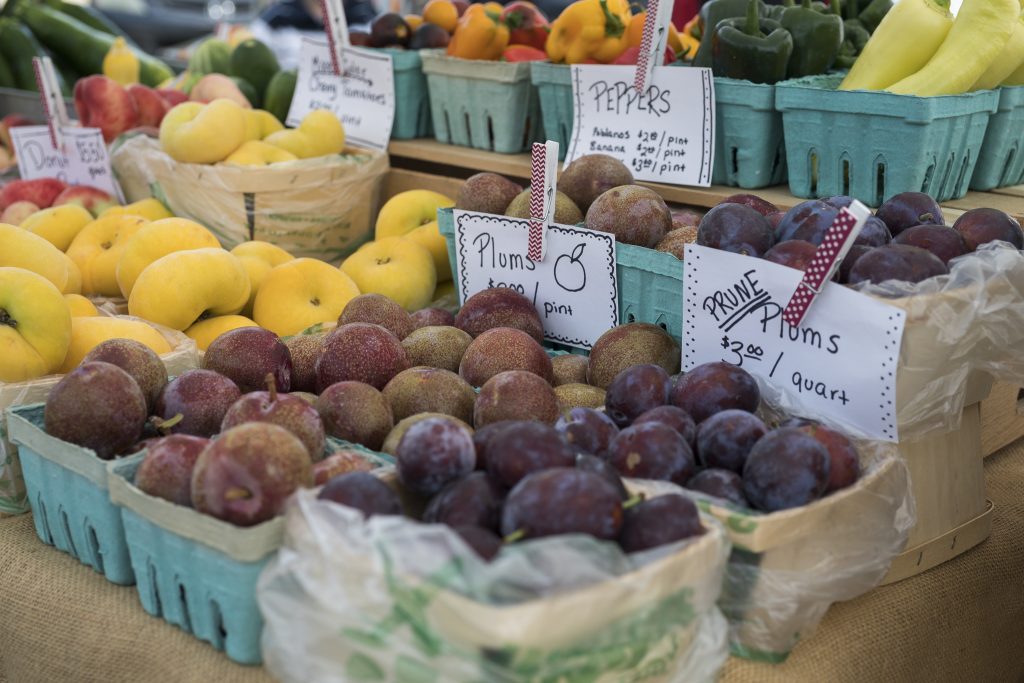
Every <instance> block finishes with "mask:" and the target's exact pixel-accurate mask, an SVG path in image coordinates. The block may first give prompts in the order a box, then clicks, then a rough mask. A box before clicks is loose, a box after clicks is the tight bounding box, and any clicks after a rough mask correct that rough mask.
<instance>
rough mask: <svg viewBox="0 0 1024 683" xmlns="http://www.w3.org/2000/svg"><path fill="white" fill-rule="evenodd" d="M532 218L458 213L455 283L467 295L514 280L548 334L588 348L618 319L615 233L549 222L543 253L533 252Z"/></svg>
mask: <svg viewBox="0 0 1024 683" xmlns="http://www.w3.org/2000/svg"><path fill="white" fill-rule="evenodd" d="M529 235H530V221H529V220H528V219H522V218H508V217H506V216H495V215H492V214H486V213H475V212H472V211H456V212H455V250H456V260H455V261H456V271H457V272H456V284H457V286H458V288H459V298H460V300H462V301H465V300H466V299H468V298H469V297H471V296H473V295H474V294H476V293H477V292H481V291H483V290H485V289H491V288H493V287H508V288H510V289H514V290H515V291H517V292H519V293H520V294H522V295H523V296H525V297H526V298H527V299H529V300H530V301H532V302H533V305H534V307H535V308H536V309H537V314H538V315H540V320H541V322H542V323H543V324H544V337H545V338H546V339H548V340H549V341H553V342H558V343H560V344H566V345H568V346H575V347H578V348H582V349H589V348H590V347H591V346H593V345H594V342H596V341H597V339H598V338H599V337H600V336H601V335H602V334H604V333H605V332H607V331H608V330H609V329H610V328H612V327H614V326H615V325H617V324H618V322H619V290H618V282H617V280H616V277H615V237H614V236H613V235H611V234H609V233H605V232H597V231H595V230H587V229H586V228H575V227H572V226H568V225H558V224H557V223H549V224H548V226H547V236H546V239H547V249H546V251H545V254H544V258H543V260H539V261H534V260H532V259H530V258H529V256H527V242H528V241H529Z"/></svg>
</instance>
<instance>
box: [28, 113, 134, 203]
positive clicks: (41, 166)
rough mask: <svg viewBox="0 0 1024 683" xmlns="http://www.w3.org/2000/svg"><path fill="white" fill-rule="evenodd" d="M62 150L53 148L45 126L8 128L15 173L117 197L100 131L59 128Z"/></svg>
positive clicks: (112, 174)
mask: <svg viewBox="0 0 1024 683" xmlns="http://www.w3.org/2000/svg"><path fill="white" fill-rule="evenodd" d="M60 131H61V137H62V139H63V143H64V151H61V150H58V149H57V148H56V147H54V146H53V138H52V136H51V135H50V129H49V128H48V127H47V126H18V127H17V128H12V129H11V143H12V144H13V145H14V152H15V155H16V156H17V158H18V173H19V174H20V175H21V177H22V178H24V179H25V180H35V179H36V178H57V179H58V180H62V181H64V182H65V183H68V184H69V185H88V186H90V187H95V188H96V189H99V190H103V191H104V192H107V193H109V194H111V195H112V196H114V197H120V188H119V187H118V185H117V183H116V182H115V181H114V173H113V171H112V170H111V168H110V156H109V155H108V154H107V146H106V144H104V142H103V133H102V132H100V129H99V128H78V127H75V126H61V127H60Z"/></svg>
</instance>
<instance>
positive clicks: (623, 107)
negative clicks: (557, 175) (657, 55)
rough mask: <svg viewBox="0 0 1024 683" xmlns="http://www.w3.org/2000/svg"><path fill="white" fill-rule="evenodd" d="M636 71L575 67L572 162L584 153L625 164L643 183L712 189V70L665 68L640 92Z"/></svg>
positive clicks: (713, 104)
mask: <svg viewBox="0 0 1024 683" xmlns="http://www.w3.org/2000/svg"><path fill="white" fill-rule="evenodd" d="M634 76H635V68H634V67H631V66H597V65H585V66H581V65H574V66H573V67H572V94H573V103H574V121H573V130H572V137H571V138H570V141H569V149H568V151H567V153H566V159H565V160H566V163H568V162H570V161H572V160H573V159H576V158H578V157H581V156H583V155H584V154H608V155H610V156H613V157H615V158H616V159H619V160H621V161H622V162H623V163H625V164H626V166H628V167H629V170H631V171H632V172H633V177H635V178H636V179H637V180H646V181H651V182H660V183H668V184H670V185H698V186H702V187H708V186H710V185H711V163H712V159H713V157H714V151H715V84H714V79H713V78H712V76H711V71H710V70H709V69H696V68H685V67H658V68H656V69H653V76H652V77H651V78H650V79H649V80H647V81H646V86H645V87H644V89H643V90H642V91H640V92H638V91H637V90H636V88H635V87H634V82H635V78H634Z"/></svg>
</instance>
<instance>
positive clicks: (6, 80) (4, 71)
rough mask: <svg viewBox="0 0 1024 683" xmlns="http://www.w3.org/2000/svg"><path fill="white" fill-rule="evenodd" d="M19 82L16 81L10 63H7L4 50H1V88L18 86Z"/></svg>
mask: <svg viewBox="0 0 1024 683" xmlns="http://www.w3.org/2000/svg"><path fill="white" fill-rule="evenodd" d="M17 87H18V84H17V83H16V82H15V81H14V72H13V71H11V67H10V65H8V64H7V59H6V58H5V57H4V55H3V52H0V88H17Z"/></svg>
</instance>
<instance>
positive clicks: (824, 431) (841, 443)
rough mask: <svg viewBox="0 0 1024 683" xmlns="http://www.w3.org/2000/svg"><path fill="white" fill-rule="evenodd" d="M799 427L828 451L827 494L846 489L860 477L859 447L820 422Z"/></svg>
mask: <svg viewBox="0 0 1024 683" xmlns="http://www.w3.org/2000/svg"><path fill="white" fill-rule="evenodd" d="M799 429H800V431H802V432H804V433H805V434H808V435H810V436H812V437H814V439H815V440H816V441H817V442H818V443H820V444H821V445H822V446H824V447H825V450H827V451H828V457H829V475H828V485H827V486H826V487H825V493H826V494H829V493H832V492H833V491H838V490H839V489H844V488H846V487H847V486H849V485H851V484H853V483H854V482H856V481H857V479H859V478H860V458H859V457H858V456H857V448H856V447H855V446H854V445H853V443H852V442H851V441H850V440H849V439H847V438H846V437H845V436H844V435H843V434H840V433H839V432H837V431H836V430H834V429H832V428H830V427H826V426H824V425H820V424H808V425H803V426H801V427H800V428H799Z"/></svg>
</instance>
